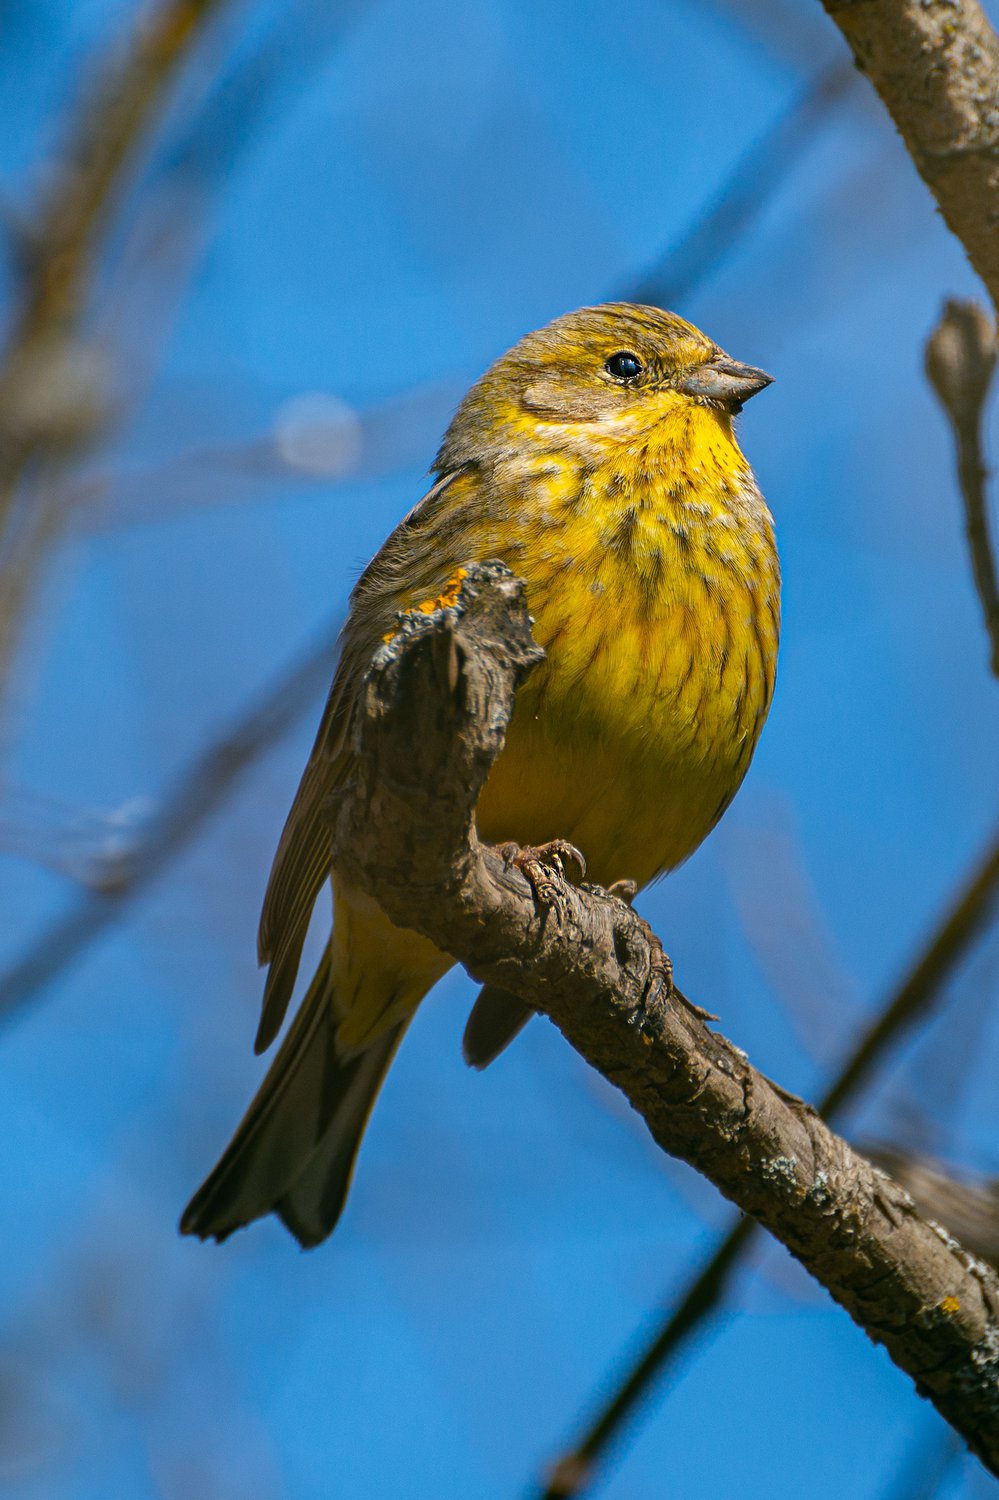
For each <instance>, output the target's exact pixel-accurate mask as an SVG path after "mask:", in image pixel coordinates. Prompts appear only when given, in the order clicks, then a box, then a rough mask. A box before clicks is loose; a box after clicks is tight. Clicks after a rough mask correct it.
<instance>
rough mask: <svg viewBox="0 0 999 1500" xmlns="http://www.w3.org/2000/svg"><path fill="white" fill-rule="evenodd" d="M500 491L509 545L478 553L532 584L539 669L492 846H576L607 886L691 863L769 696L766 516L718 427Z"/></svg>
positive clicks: (500, 542) (773, 586)
mask: <svg viewBox="0 0 999 1500" xmlns="http://www.w3.org/2000/svg"><path fill="white" fill-rule="evenodd" d="M697 421H698V423H699V425H700V430H699V431H698V432H697V433H694V434H692V433H690V432H688V433H686V434H685V433H679V434H678V433H677V432H676V431H675V430H674V431H672V432H671V433H669V434H667V437H668V438H672V440H673V442H674V444H678V445H679V448H680V451H681V452H682V453H683V454H684V455H685V458H684V462H683V463H682V464H677V463H676V462H670V461H669V460H670V458H671V457H672V456H673V455H671V454H670V453H667V454H666V455H665V456H664V454H663V452H662V451H661V449H659V450H657V449H656V448H655V447H654V446H653V445H652V444H650V443H648V442H647V443H646V445H645V448H644V450H643V452H642V454H641V455H639V459H638V462H636V463H635V464H633V465H629V466H627V467H626V468H624V469H623V470H622V469H620V468H615V466H614V465H613V464H610V465H608V464H606V463H601V462H593V461H592V460H591V459H588V456H587V455H586V454H582V455H577V456H576V457H575V458H574V459H572V458H570V459H562V460H560V461H559V462H557V463H556V462H554V461H552V460H545V461H544V462H543V463H541V462H539V461H538V460H535V461H534V468H533V472H531V473H529V474H528V473H525V472H524V464H523V462H520V463H519V464H518V466H517V472H511V473H509V474H507V475H505V476H503V475H501V476H499V477H500V479H501V482H503V483H504V487H505V488H506V490H507V493H508V494H516V495H519V496H520V497H521V503H520V505H519V507H518V515H517V523H516V525H515V527H513V528H512V531H513V534H512V535H511V528H509V527H505V528H496V527H494V526H493V525H491V524H489V523H485V524H484V525H483V528H482V529H483V533H484V534H483V535H482V536H480V538H479V545H478V546H477V547H476V551H477V552H478V554H479V555H481V556H487V555H488V556H498V557H501V558H503V560H504V561H506V562H508V564H509V566H510V567H511V568H513V569H514V571H516V572H518V573H519V574H521V575H522V576H523V577H525V578H526V580H527V585H528V598H529V602H530V607H531V611H532V614H533V615H534V618H535V635H536V637H537V639H538V641H539V643H540V644H541V645H542V646H544V648H545V650H546V653H547V656H546V660H545V662H544V663H543V665H542V666H541V667H539V668H538V669H536V671H535V672H534V673H533V674H532V676H531V677H530V678H529V679H528V681H527V683H526V684H525V685H524V687H523V688H522V690H521V693H520V696H519V698H518V704H517V709H516V712H515V715H514V719H513V722H512V724H511V726H510V731H509V734H508V739H507V744H506V747H505V748H504V751H503V753H502V755H501V756H500V759H499V761H498V762H497V764H496V766H495V768H494V771H493V773H492V776H491V777H490V780H489V782H488V783H487V785H486V787H485V789H484V791H483V794H482V797H481V799H480V802H479V809H478V820H479V828H480V832H481V833H482V836H483V837H484V838H487V839H491V840H493V839H495V840H499V839H516V840H518V841H520V842H542V841H544V840H545V839H548V838H553V837H556V836H561V837H566V838H570V839H571V840H572V841H573V842H575V843H577V844H578V845H579V847H580V848H581V849H582V850H583V852H584V854H585V855H586V857H587V859H588V861H589V862H590V875H591V878H593V879H595V880H598V881H600V882H601V883H609V882H610V881H613V880H616V879H622V878H630V879H634V880H637V881H638V882H639V884H640V885H644V884H645V883H647V882H648V881H649V880H651V879H652V878H653V877H654V876H655V875H656V874H658V873H661V872H662V871H663V870H667V869H670V868H673V867H674V866H675V865H677V864H679V863H680V862H681V860H683V859H685V858H686V857H687V855H689V854H690V853H691V852H692V851H693V850H694V849H695V848H696V847H697V845H698V844H699V843H700V842H701V840H702V839H703V838H704V837H705V836H706V834H707V833H708V832H709V831H710V829H711V828H712V827H713V826H714V823H715V822H716V821H717V819H718V818H719V817H720V816H721V813H722V812H723V811H724V809H725V807H726V806H727V805H728V802H729V801H730V800H731V798H732V797H733V796H734V794H735V792H736V790H737V789H738V787H739V784H740V782H741V781H742V778H743V776H744V775H745V772H746V770H747V768H748V766H749V762H750V759H751V757H752V753H753V750H754V748H755V745H756V741H757V738H758V736H759V733H760V729H761V728H762V725H763V721H764V719H765V717H766V713H767V710H768V708H769V704H770V699H771V696H772V693H773V685H774V673H775V667H776V657H777V640H778V633H779V587H780V579H779V569H778V563H777V554H776V548H775V544H774V537H773V528H772V522H771V518H770V515H769V512H768V510H767V508H766V505H765V503H764V502H763V500H762V497H761V496H760V494H759V491H758V490H757V488H756V485H755V482H754V481H753V478H752V474H751V472H750V470H749V468H748V466H747V465H746V463H745V460H744V459H743V457H742V455H741V453H740V452H739V450H738V447H737V446H736V444H735V441H734V438H733V437H732V436H731V424H730V423H728V421H727V419H721V418H718V417H716V415H715V414H714V413H708V412H704V413H703V414H698V417H697Z"/></svg>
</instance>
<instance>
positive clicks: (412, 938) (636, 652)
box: [181, 303, 780, 1246]
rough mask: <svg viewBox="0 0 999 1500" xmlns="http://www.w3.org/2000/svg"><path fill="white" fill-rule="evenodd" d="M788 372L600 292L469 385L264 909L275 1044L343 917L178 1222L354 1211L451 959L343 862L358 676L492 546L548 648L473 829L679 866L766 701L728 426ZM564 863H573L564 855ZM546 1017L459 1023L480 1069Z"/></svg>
mask: <svg viewBox="0 0 999 1500" xmlns="http://www.w3.org/2000/svg"><path fill="white" fill-rule="evenodd" d="M769 383H770V377H769V376H768V375H765V374H764V373H763V372H762V371H761V370H757V369H754V368H753V367H752V366H750V365H744V364H739V363H737V362H736V361H734V360H732V359H730V358H729V357H728V355H726V354H725V353H723V352H722V350H721V349H719V348H718V346H717V345H716V344H714V343H712V341H711V340H710V339H709V338H707V337H705V335H704V334H702V333H700V332H699V331H698V330H697V329H696V328H694V327H693V326H692V325H691V324H690V323H686V322H684V320H683V319H682V318H679V317H676V316H675V315H674V314H672V313H668V312H663V311H661V310H660V309H659V308H654V307H640V306H633V305H631V304H628V303H611V304H608V305H606V306H603V307H589V308H583V309H581V310H580V311H578V312H574V313H568V314H567V315H566V316H564V317H561V318H557V319H556V320H555V322H553V323H550V324H549V325H548V326H547V327H546V328H542V329H540V330H539V331H538V332H535V333H529V334H528V335H527V336H526V337H525V338H523V339H521V341H520V343H518V344H517V345H516V346H515V347H514V348H513V349H511V350H510V351H509V353H507V354H505V355H503V357H502V358H501V359H499V360H497V362H496V363H495V364H494V365H493V366H492V368H491V369H490V370H489V371H488V373H487V374H486V375H484V376H483V378H482V379H481V380H480V381H479V382H478V383H477V384H476V385H474V386H473V387H472V389H471V390H470V391H469V393H468V395H467V396H466V397H465V399H464V401H463V402H462V403H461V406H460V407H459V408H458V411H457V414H456V415H455V417H454V420H453V421H452V423H451V425H450V427H449V428H448V430H447V433H446V434H445V437H444V441H443V443H442V444H441V448H440V451H439V453H438V454H437V458H436V460H435V462H434V466H433V472H434V473H435V475H436V476H437V477H436V482H435V483H434V484H433V486H432V487H431V489H430V490H429V491H428V492H427V494H426V495H424V497H423V499H422V500H421V501H420V502H419V504H418V505H416V507H415V508H414V509H413V510H411V511H410V513H409V515H407V516H406V517H405V519H404V520H403V521H402V522H401V523H400V524H399V526H397V527H396V529H395V531H394V532H393V533H392V535H391V536H390V537H389V538H388V540H387V541H386V542H385V544H384V546H383V547H382V549H381V551H380V552H379V553H378V555H377V556H376V557H375V559H374V561H373V562H372V563H371V564H370V565H369V566H368V568H367V569H366V571H365V572H364V574H363V575H362V577H361V578H360V580H359V582H358V583H357V586H356V587H355V589H354V591H353V594H352V596H351V606H350V615H349V618H348V620H347V624H346V626H345V627H344V632H343V639H342V650H341V656H340V662H339V666H338V669H337V672H336V676H335V678H334V681H333V686H332V689H331V691H330V696H329V699H328V702H327V705H326V710H325V713H324V715H323V719H322V722H321V724H320V727H319V733H318V736H317V738H316V743H315V747H314V748H313V751H312V755H311V757H310V759H309V763H308V765H307V766H306V768H305V773H304V775H303V777H302V782H301V785H300V787H299V790H298V795H297V796H296V798H295V801H294V804H293V806H292V809H291V812H290V814H289V816H288V821H287V823H286V825H285V829H284V832H283V834H282V836H281V842H280V844H279V846H278V850H277V855H276V857H275V860H274V867H273V870H272V872H271V877H270V883H269V885H268V889H267V894H266V897H265V900H264V908H263V913H262V916H261V921H260V936H259V951H260V960H261V962H262V963H267V964H269V970H268V975H267V983H266V988H265V992H264V999H263V1012H262V1016H261V1021H260V1029H259V1031H258V1034H257V1051H258V1052H259V1051H262V1050H263V1049H264V1048H266V1047H268V1046H269V1045H270V1044H271V1042H272V1041H273V1040H274V1038H275V1036H276V1035H277V1032H278V1031H279V1029H280V1027H281V1024H282V1021H283V1020H284V1016H285V1013H286V1011H287V1009H288V1005H289V1002H290V999H291V995H292V990H293V988H294V984H295V978H296V974H297V972H298V965H299V959H300V956H301V951H302V944H303V942H304V939H305V934H306V929H307V927H308V924H309V919H310V916H311V913H312V908H313V905H314V903H315V901H316V898H317V897H318V895H319V893H320V891H321V890H322V887H323V885H324V884H325V883H326V881H327V880H328V879H331V883H332V891H333V931H332V935H331V937H330V940H329V943H328V945H327V947H326V951H325V953H324V955H323V958H322V961H321V963H320V965H319V969H318V971H317V973H316V975H315V977H314V978H313V980H312V983H311V985H310V987H309V990H308V993H307V994H306V996H305V998H304V1000H303V1001H302V1004H301V1007H300V1009H299V1011H298V1014H297V1015H296V1017H295V1019H294V1021H293V1023H292V1025H291V1027H290V1029H289V1031H288V1034H287V1036H286V1037H285V1039H284V1041H283V1043H282V1045H281V1047H280V1049H279V1051H278V1053H277V1056H276V1057H275V1059H274V1061H273V1063H272V1065H271V1068H270V1070H269V1072H268V1073H267V1075H266V1077H265V1079H264V1081H263V1084H262V1085H261V1087H260V1090H259V1092H258V1093H257V1095H256V1098H255V1099H254V1100H253V1102H252V1104H251V1105H250V1107H249V1109H248V1111H247V1113H246V1116H245V1117H244V1119H243V1121H242V1123H241V1124H240V1126H239V1128H238V1129H237V1131H236V1134H235V1136H234V1137H233V1139H232V1142H231V1144H230V1145H229V1147H228V1149H227V1150H226V1152H225V1153H224V1155H223V1156H222V1159H221V1160H220V1162H219V1163H218V1165H217V1166H216V1167H215V1169H214V1171H213V1172H212V1173H211V1175H210V1176H209V1177H208V1179H207V1181H206V1182H205V1183H204V1184H203V1186H202V1187H201V1188H200V1189H199V1191H198V1192H197V1193H196V1194H195V1196H194V1198H193V1199H192V1201H191V1203H190V1204H189V1206H188V1208H187V1210H186V1211H185V1213H184V1216H183V1219H182V1221H181V1228H182V1230H183V1231H184V1232H185V1233H190V1234H198V1235H201V1236H202V1237H203V1238H208V1237H214V1238H215V1239H217V1240H222V1239H224V1238H225V1237H226V1236H227V1235H229V1234H231V1233H232V1232H233V1230H235V1229H239V1228H240V1227H241V1226H243V1225H246V1224H249V1223H250V1222H251V1221H252V1220H254V1219H257V1218H260V1217H261V1216H262V1215H264V1214H268V1213H276V1214H278V1215H279V1216H280V1218H281V1219H283V1221H284V1223H285V1224H286V1225H287V1226H288V1228H289V1229H290V1230H291V1231H292V1233H293V1234H294V1235H295V1236H296V1237H297V1238H298V1240H299V1241H300V1242H301V1243H302V1244H303V1245H309V1246H311V1245H315V1244H318V1243H319V1241H320V1240H323V1239H325V1238H326V1236H327V1235H328V1234H329V1233H330V1231H331V1230H332V1228H333V1226H334V1225H335V1224H336V1222H337V1219H338V1218H339V1217H340V1213H341V1211H342V1209H343V1205H344V1201H345V1199H346V1195H347V1190H348V1187H349V1185H350V1179H351V1175H352V1171H353V1166H354V1159H355V1157H356V1154H357V1149H358V1146H359V1144H360V1139H361V1135H362V1133H363V1130H364V1127H365V1124H366V1123H367V1119H368V1116H369V1114H370V1111H371V1108H372V1105H373V1103H374V1100H375V1097H376V1095H377V1093H378V1089H379V1087H380V1085H381V1082H382V1079H383V1078H384V1076H385V1073H386V1070H387V1068H388V1066H389V1063H390V1062H391V1060H392V1058H393V1056H394V1054H395V1051H396V1048H397V1047H398V1045H399V1042H400V1041H401V1039H402V1035H403V1033H404V1031H405V1029H406V1026H407V1025H408V1023H409V1021H410V1019H411V1017H412V1015H413V1013H414V1011H415V1010H416V1007H417V1005H418V1004H419V1003H420V1001H421V1000H422V999H423V996H424V995H425V994H426V993H427V991H428V990H429V989H430V988H431V987H432V986H433V985H434V984H435V983H436V981H437V980H438V979H439V978H440V977H441V975H442V974H443V973H444V972H445V971H446V970H447V969H448V968H449V967H450V966H451V963H452V960H451V959H450V958H449V957H448V956H447V955H446V954H444V953H441V952H440V951H439V950H438V949H436V948H434V947H433V945H432V944H431V943H429V942H428V941H427V940H426V939H425V938H423V937H420V936H419V935H418V934H417V933H415V932H411V931H409V930H406V929H401V928H398V927H394V926H393V925H392V924H391V923H390V922H389V920H388V918H387V917H386V916H385V915H384V913H383V912H382V911H381V908H380V907H378V906H377V905H376V904H375V902H373V901H372V900H371V899H370V898H369V897H367V896H365V895H363V894H362V893H360V892H359V891H356V890H353V889H351V887H350V886H349V885H347V884H345V883H344V882H343V881H342V880H341V879H340V878H339V877H338V874H337V871H336V868H335V866H334V865H333V858H332V851H331V849H330V841H329V835H328V831H327V827H326V823H325V821H324V816H323V805H324V802H325V800H326V798H327V797H328V796H329V793H330V792H331V790H332V789H333V788H334V787H336V786H337V785H338V784H340V783H341V782H343V781H344V780H346V779H347V778H348V777H349V776H350V774H351V752H350V738H349V733H348V727H349V724H350V719H351V713H352V709H353V707H354V705H355V703H356V702H357V699H358V694H359V692H360V689H361V684H362V681H363V676H364V672H365V669H366V667H367V665H368V663H369V662H370V660H371V657H372V656H373V654H374V652H375V650H376V649H377V647H378V645H379V644H380V642H381V641H382V640H383V639H385V638H386V637H387V636H390V635H391V633H392V631H393V629H394V628H395V626H396V623H397V615H398V614H399V612H401V611H406V610H411V609H416V608H421V607H423V608H427V607H431V608H432V607H433V605H434V603H435V601H439V600H440V599H441V597H442V592H443V591H446V589H447V587H448V581H449V580H450V579H452V578H453V577H454V575H455V573H456V570H458V569H460V568H461V566H462V565H463V564H466V563H468V562H469V561H486V560H489V559H492V558H498V559H500V560H501V561H503V562H505V563H506V564H507V565H508V566H509V567H510V568H511V569H512V571H513V572H514V573H515V574H517V575H518V576H519V577H521V578H523V579H524V580H525V581H526V584H527V595H528V604H529V607H530V610H531V613H532V615H533V616H534V620H535V632H534V633H535V636H536V638H537V640H538V642H539V643H540V645H542V646H543V647H544V649H545V652H546V657H545V660H544V662H543V663H542V664H541V665H540V666H539V667H537V668H536V669H535V670H534V672H533V673H532V674H531V675H530V677H529V678H528V679H527V681H526V683H525V684H524V686H523V688H522V689H521V691H520V693H519V695H518V699H517V704H516V708H515V711H514V715H513V719H512V721H511V724H510V727H509V732H508V734H507V739H506V743H505V746H504V748H503V750H502V752H501V754H500V756H499V759H498V760H497V762H496V765H495V767H494V768H493V771H492V774H491V775H490V777H489V780H488V781H487V783H486V785H485V787H484V789H483V792H482V795H481V797H480V799H479V803H478V808H477V814H476V816H477V824H478V829H479V833H480V835H481V836H482V837H483V838H484V839H486V840H489V841H495V842H511V843H514V844H516V845H517V846H520V847H522V848H525V849H530V848H532V847H540V848H541V849H542V851H543V850H544V846H545V845H546V843H548V844H550V842H551V841H552V840H562V839H564V840H571V841H572V843H573V844H574V845H578V846H579V848H580V849H582V850H583V851H584V853H585V855H586V859H587V862H588V866H589V875H590V878H591V879H593V880H595V881H597V882H599V883H600V884H603V885H610V884H612V883H614V882H617V881H621V880H630V881H633V882H634V883H635V885H636V886H637V887H638V888H641V887H642V886H645V885H647V884H648V883H649V882H650V881H651V880H654V879H655V878H656V877H657V876H659V875H662V874H663V873H665V872H666V871H668V870H672V869H674V868H675V867H676V866H677V865H678V864H680V863H681V861H682V860H685V859H686V858H687V856H688V855H689V854H691V853H693V851H694V850H695V849H696V848H697V846H698V844H700V842H701V840H702V839H703V838H704V837H705V836H706V835H707V834H708V833H709V832H710V830H711V829H712V828H713V827H714V825H715V824H716V823H717V821H718V819H719V818H720V817H721V815H722V813H723V812H724V811H725V809H726V807H727V806H728V804H729V803H730V802H731V800H732V798H733V796H734V795H735V793H736V791H737V790H738V788H739V785H740V783H741V781H742V779H743V777H744V776H745V774H746V770H747V768H748V766H749V762H750V759H751V758H752V755H753V751H754V749H755V747H756V742H757V739H758V737H759V734H760V730H761V728H762V726H763V721H764V719H765V718H766V715H767V710H768V709H769V706H770V700H771V697H772V694H773V687H774V674H775V670H776V662H777V642H778V635H779V629H780V569H779V564H778V560H777V551H776V545H775V542H774V533H773V521H772V518H771V515H770V512H769V510H768V509H767V506H766V503H765V501H764V499H763V496H762V495H761V493H760V491H759V489H758V487H757V484H756V481H755V479H754V477H753V473H752V470H751V469H750V467H749V464H748V463H747V462H746V459H745V458H744V456H743V454H742V451H741V449H740V447H739V445H738V442H737V441H736V437H735V433H734V430H733V417H734V415H735V414H736V413H738V412H739V411H740V409H741V407H742V403H743V402H744V401H746V400H747V399H748V398H749V397H750V396H753V395H755V394H756V392H757V391H760V390H762V389H763V387H764V386H766V385H768V384H769ZM547 857H548V858H549V859H551V858H553V857H554V858H557V853H556V854H555V855H554V856H553V855H552V854H551V853H549V854H548V856H547ZM528 1015H529V1012H528V1011H527V1010H526V1008H525V1007H524V1006H523V1005H522V1004H521V1003H520V1002H519V1001H517V1000H515V999H514V998H513V997H512V996H506V995H502V994H499V993H497V992H496V991H493V990H490V989H488V988H487V989H486V990H484V991H483V994H482V996H481V997H480V1000H479V1001H478V1002H477V1004H476V1007H475V1009H474V1010H473V1012H472V1016H471V1018H470V1020H469V1025H468V1029H467V1031H466V1034H465V1055H466V1058H467V1059H468V1060H469V1061H470V1062H471V1063H472V1064H474V1065H476V1066H484V1065H485V1063H487V1062H488V1061H489V1060H490V1059H491V1058H492V1057H493V1056H495V1055H496V1053H497V1052H498V1051H499V1050H500V1049H501V1048H502V1047H503V1046H504V1045H505V1044H506V1042H507V1041H509V1039H510V1038H511V1037H512V1036H513V1035H514V1034H515V1033H516V1032H517V1031H518V1030H519V1029H520V1027H521V1026H522V1025H523V1023H524V1021H525V1020H526V1019H527V1017H528Z"/></svg>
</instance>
